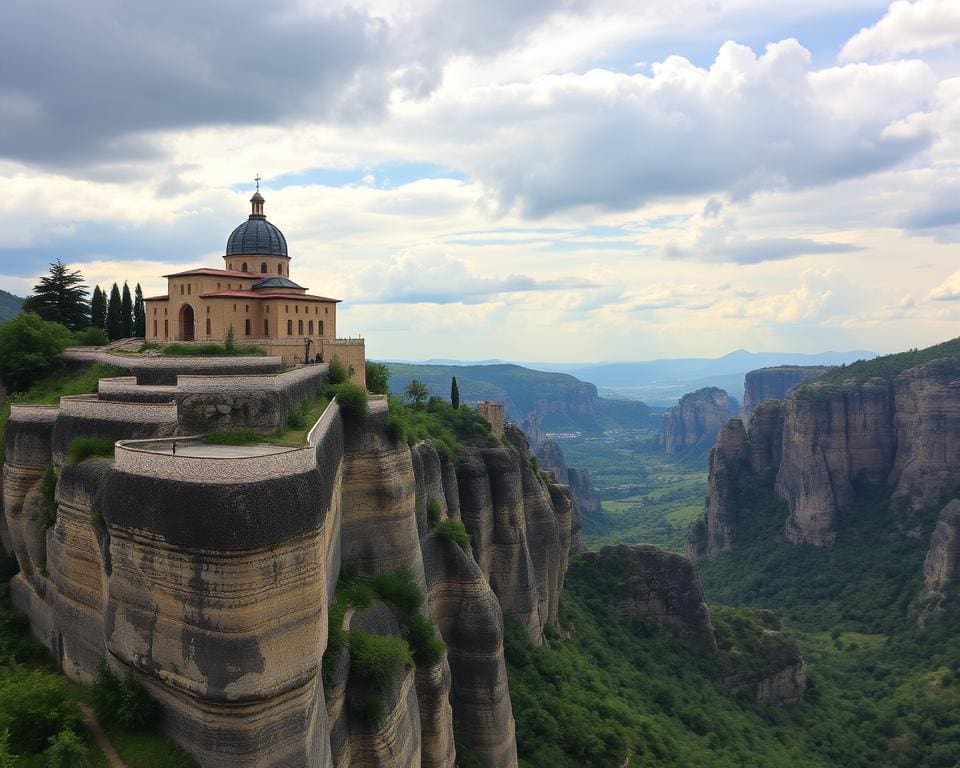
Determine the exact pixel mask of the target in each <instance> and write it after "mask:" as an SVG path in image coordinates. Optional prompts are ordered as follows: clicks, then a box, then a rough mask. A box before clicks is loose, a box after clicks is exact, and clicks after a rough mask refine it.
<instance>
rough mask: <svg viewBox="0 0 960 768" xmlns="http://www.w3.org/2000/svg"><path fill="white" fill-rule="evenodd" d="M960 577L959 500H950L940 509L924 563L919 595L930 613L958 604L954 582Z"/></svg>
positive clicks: (954, 607)
mask: <svg viewBox="0 0 960 768" xmlns="http://www.w3.org/2000/svg"><path fill="white" fill-rule="evenodd" d="M958 579H960V499H953V500H952V501H951V502H950V503H949V504H947V505H946V506H945V507H944V508H943V509H942V510H941V512H940V517H939V519H938V520H937V526H936V528H934V531H933V535H932V536H931V537H930V548H929V549H928V550H927V557H926V560H925V561H924V563H923V593H922V598H923V599H924V601H925V603H926V605H925V608H926V609H927V611H929V612H935V613H939V612H942V611H944V610H947V609H956V608H957V607H958V605H957V600H956V585H957V582H958Z"/></svg>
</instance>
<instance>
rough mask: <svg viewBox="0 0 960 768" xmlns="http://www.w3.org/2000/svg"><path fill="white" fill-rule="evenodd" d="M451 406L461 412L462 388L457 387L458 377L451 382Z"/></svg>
mask: <svg viewBox="0 0 960 768" xmlns="http://www.w3.org/2000/svg"><path fill="white" fill-rule="evenodd" d="M450 405H452V406H453V410H455V411H458V410H460V388H459V387H458V386H457V377H456V376H454V377H453V378H452V379H451V380H450Z"/></svg>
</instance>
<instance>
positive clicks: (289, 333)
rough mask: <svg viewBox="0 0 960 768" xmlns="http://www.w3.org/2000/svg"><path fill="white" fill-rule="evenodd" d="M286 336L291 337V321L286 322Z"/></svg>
mask: <svg viewBox="0 0 960 768" xmlns="http://www.w3.org/2000/svg"><path fill="white" fill-rule="evenodd" d="M287 336H293V320H287Z"/></svg>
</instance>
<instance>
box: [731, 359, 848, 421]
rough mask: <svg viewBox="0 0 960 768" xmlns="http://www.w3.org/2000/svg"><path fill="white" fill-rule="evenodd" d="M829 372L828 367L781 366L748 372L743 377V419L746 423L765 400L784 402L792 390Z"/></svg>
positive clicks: (741, 410) (741, 413) (741, 411)
mask: <svg viewBox="0 0 960 768" xmlns="http://www.w3.org/2000/svg"><path fill="white" fill-rule="evenodd" d="M829 370H830V369H829V368H828V367H826V366H803V365H780V366H775V367H771V368H758V369H757V370H755V371H748V372H747V374H746V375H745V376H744V377H743V404H742V408H741V409H740V415H741V417H742V418H743V420H744V421H745V422H746V421H747V420H749V418H750V414H751V413H753V409H754V408H756V407H757V405H759V404H760V403H762V402H763V401H764V400H783V399H784V398H785V397H786V396H787V393H788V392H789V391H790V390H791V388H793V387H795V386H797V385H798V384H803V382H805V381H809V380H810V379H815V378H817V377H818V376H822V375H823V374H825V373H826V372H827V371H829Z"/></svg>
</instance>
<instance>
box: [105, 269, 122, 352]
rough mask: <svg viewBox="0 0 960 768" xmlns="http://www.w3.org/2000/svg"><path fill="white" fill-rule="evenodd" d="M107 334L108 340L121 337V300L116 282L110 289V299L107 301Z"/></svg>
mask: <svg viewBox="0 0 960 768" xmlns="http://www.w3.org/2000/svg"><path fill="white" fill-rule="evenodd" d="M107 336H109V337H110V341H116V340H117V339H122V338H123V309H122V300H121V298H120V289H119V288H118V287H117V284H116V283H114V284H113V288H111V289H110V301H109V302H108V303H107Z"/></svg>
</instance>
